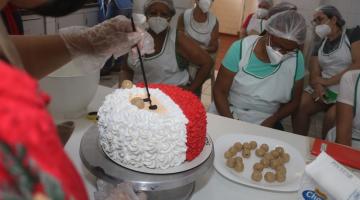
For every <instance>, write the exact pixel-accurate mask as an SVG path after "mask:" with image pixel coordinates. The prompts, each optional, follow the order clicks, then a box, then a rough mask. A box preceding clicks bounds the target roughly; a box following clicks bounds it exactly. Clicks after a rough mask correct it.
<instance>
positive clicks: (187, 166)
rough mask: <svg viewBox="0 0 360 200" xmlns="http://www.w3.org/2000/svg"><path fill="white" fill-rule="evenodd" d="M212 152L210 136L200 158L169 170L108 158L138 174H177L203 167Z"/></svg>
mask: <svg viewBox="0 0 360 200" xmlns="http://www.w3.org/2000/svg"><path fill="white" fill-rule="evenodd" d="M212 151H213V142H212V140H211V138H210V136H209V135H207V136H206V141H205V146H204V148H203V151H202V152H201V153H200V155H199V156H198V157H196V158H195V159H194V160H192V161H190V162H188V161H185V162H184V163H183V164H181V165H179V166H176V167H171V168H168V169H150V168H147V167H135V166H133V165H129V164H125V163H121V162H118V161H115V160H113V159H111V158H110V156H108V155H107V156H108V158H109V159H110V160H112V161H113V162H115V163H116V164H118V165H120V166H122V167H125V168H127V169H130V170H133V171H136V172H141V173H147V174H175V173H180V172H184V171H188V170H190V169H193V168H195V167H197V166H199V165H201V164H202V163H203V162H205V161H206V160H207V159H208V158H209V156H210V155H211V152H212ZM103 152H104V153H105V155H106V152H105V151H103Z"/></svg>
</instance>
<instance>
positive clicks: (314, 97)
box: [294, 5, 360, 137]
mask: <svg viewBox="0 0 360 200" xmlns="http://www.w3.org/2000/svg"><path fill="white" fill-rule="evenodd" d="M313 25H314V28H315V32H316V34H317V35H318V36H319V37H320V38H321V39H322V42H321V43H320V45H318V46H317V47H315V49H314V51H313V56H312V59H311V68H310V86H309V87H308V88H306V89H305V92H304V93H303V96H302V100H301V104H300V107H299V110H298V112H297V113H296V115H295V118H294V132H295V133H297V134H301V135H307V134H308V131H309V124H310V119H311V116H312V115H314V114H315V113H317V112H320V111H325V112H326V114H325V118H324V122H323V129H322V134H323V137H325V136H326V134H327V132H328V131H329V130H330V129H331V128H332V127H333V126H334V123H335V119H336V117H335V116H336V107H335V103H336V100H337V95H338V93H339V82H340V79H341V77H342V75H343V74H344V73H345V72H346V71H348V70H351V69H356V68H358V67H359V66H360V27H356V28H353V29H346V28H345V21H344V19H343V17H342V16H341V14H340V12H339V11H338V9H336V8H335V7H334V6H330V5H325V6H321V7H320V8H318V9H317V10H316V12H315V14H314V20H313Z"/></svg>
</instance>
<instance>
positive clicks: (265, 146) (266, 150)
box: [260, 144, 269, 152]
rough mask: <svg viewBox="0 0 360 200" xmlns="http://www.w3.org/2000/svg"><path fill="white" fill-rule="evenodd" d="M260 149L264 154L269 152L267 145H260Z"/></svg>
mask: <svg viewBox="0 0 360 200" xmlns="http://www.w3.org/2000/svg"><path fill="white" fill-rule="evenodd" d="M260 148H261V149H263V150H264V151H265V152H268V151H269V145H267V144H262V145H261V146H260Z"/></svg>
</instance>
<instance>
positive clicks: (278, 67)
mask: <svg viewBox="0 0 360 200" xmlns="http://www.w3.org/2000/svg"><path fill="white" fill-rule="evenodd" d="M259 39H260V38H259ZM259 39H257V40H256V41H255V43H254V44H253V46H252V50H251V54H250V57H249V59H250V58H251V56H252V55H253V52H254V51H253V50H254V48H255V45H256V44H257V42H258V40H259ZM255 56H256V55H255ZM240 62H241V59H240ZM283 62H284V61H282V62H281V63H279V64H278V65H277V66H276V70H275V71H273V72H272V73H270V74H269V75H267V76H265V77H259V76H256V75H255V74H252V73H250V72H248V71H246V70H245V68H246V66H244V67H242V71H243V72H244V73H245V74H247V75H250V76H252V77H254V78H257V79H265V78H268V77H270V76H272V75H274V74H275V73H276V72H278V71H279V69H280V67H281V65H282V63H283ZM248 65H249V63H248V64H247V66H248Z"/></svg>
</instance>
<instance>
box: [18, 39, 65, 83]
mask: <svg viewBox="0 0 360 200" xmlns="http://www.w3.org/2000/svg"><path fill="white" fill-rule="evenodd" d="M11 39H12V41H13V42H14V45H15V47H16V48H17V50H18V52H19V54H20V57H21V59H22V61H23V63H24V66H25V69H26V71H27V72H28V73H29V74H30V75H31V76H33V77H34V78H37V79H41V78H43V77H44V76H46V75H47V74H50V73H51V72H53V71H55V70H57V69H58V68H60V67H61V66H63V65H65V64H66V63H68V62H69V61H70V60H71V56H70V53H69V51H68V49H67V48H66V45H65V43H64V41H63V40H62V39H61V37H60V36H58V35H49V36H11Z"/></svg>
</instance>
